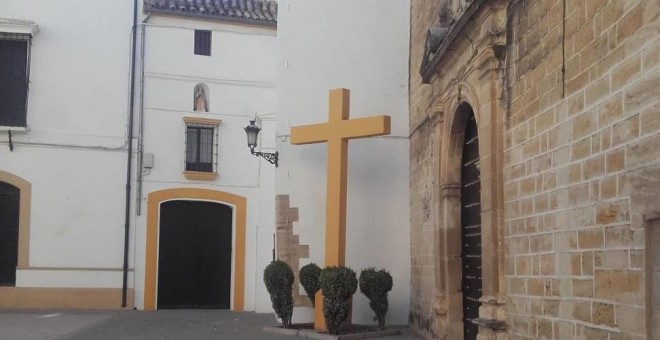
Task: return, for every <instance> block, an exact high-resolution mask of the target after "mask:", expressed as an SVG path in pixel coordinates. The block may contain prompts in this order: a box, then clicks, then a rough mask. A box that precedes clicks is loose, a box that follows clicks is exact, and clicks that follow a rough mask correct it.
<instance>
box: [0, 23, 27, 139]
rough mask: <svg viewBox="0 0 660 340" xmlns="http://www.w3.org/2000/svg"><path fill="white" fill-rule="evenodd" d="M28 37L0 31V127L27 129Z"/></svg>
mask: <svg viewBox="0 0 660 340" xmlns="http://www.w3.org/2000/svg"><path fill="white" fill-rule="evenodd" d="M30 47H31V35H30V34H20V33H6V32H0V126H8V127H26V126H27V99H28V88H29V78H30Z"/></svg>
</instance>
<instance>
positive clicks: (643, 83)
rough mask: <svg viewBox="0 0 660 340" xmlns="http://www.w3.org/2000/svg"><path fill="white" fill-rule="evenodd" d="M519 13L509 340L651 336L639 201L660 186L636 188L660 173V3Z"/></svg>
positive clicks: (594, 3) (526, 4)
mask: <svg viewBox="0 0 660 340" xmlns="http://www.w3.org/2000/svg"><path fill="white" fill-rule="evenodd" d="M564 6H566V7H565V8H564ZM511 15H512V18H513V22H512V23H513V25H512V27H511V29H512V32H511V33H512V38H513V39H512V46H511V48H510V50H509V54H508V55H507V58H508V60H507V62H508V65H507V68H508V70H507V71H506V72H507V73H508V80H507V81H508V84H507V86H508V88H507V90H508V91H507V95H508V99H509V101H508V104H509V105H510V106H509V108H510V112H509V117H507V128H506V136H505V138H506V146H505V165H504V167H505V168H504V174H505V175H504V176H505V178H504V189H505V194H504V200H505V226H504V228H505V229H504V244H505V267H506V278H507V283H508V293H507V300H508V304H507V312H508V323H509V326H510V330H509V338H510V339H515V338H555V339H569V338H574V337H576V338H587V339H607V338H608V336H609V337H610V339H613V338H617V339H618V338H620V337H621V338H644V337H645V336H647V334H646V329H647V327H646V324H645V321H646V317H647V315H646V308H647V305H646V303H647V298H648V296H647V294H646V291H645V284H646V279H645V223H644V221H643V219H642V218H641V216H642V215H643V214H645V213H647V212H645V211H644V209H646V205H644V204H639V203H638V202H635V199H634V196H635V191H637V190H640V189H639V187H640V186H645V185H652V184H653V182H656V183H657V182H658V181H660V178H658V177H655V178H653V177H650V178H648V180H649V182H647V183H644V180H642V182H639V181H637V180H632V178H638V177H639V176H638V173H639V172H640V171H647V170H648V169H649V168H653V167H658V166H659V165H660V107H659V102H660V68H659V67H658V64H659V63H658V60H660V40H659V37H660V21H659V17H660V3H658V2H657V1H621V0H609V1H608V0H586V1H582V0H580V1H563V0H561V1H560V0H543V1H521V2H520V4H519V5H518V6H516V7H514V8H513V10H512V13H511ZM562 69H564V70H565V72H562ZM656 186H657V184H656ZM656 208H658V206H657V205H656Z"/></svg>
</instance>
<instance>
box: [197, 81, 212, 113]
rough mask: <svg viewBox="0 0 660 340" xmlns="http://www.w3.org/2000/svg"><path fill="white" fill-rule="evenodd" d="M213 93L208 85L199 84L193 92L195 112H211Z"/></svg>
mask: <svg viewBox="0 0 660 340" xmlns="http://www.w3.org/2000/svg"><path fill="white" fill-rule="evenodd" d="M210 95H211V91H210V90H209V87H208V85H206V84H203V83H199V84H197V85H195V88H194V90H193V111H196V112H209V104H210V103H209V102H210V100H209V99H210Z"/></svg>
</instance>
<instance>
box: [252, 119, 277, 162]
mask: <svg viewBox="0 0 660 340" xmlns="http://www.w3.org/2000/svg"><path fill="white" fill-rule="evenodd" d="M259 131H261V128H260V127H259V126H258V125H257V124H255V121H254V120H250V125H248V126H246V127H245V134H247V144H248V147H249V148H250V153H252V154H253V155H255V156H257V157H259V156H261V157H263V159H265V160H267V161H268V162H270V164H275V167H277V160H278V156H279V153H278V152H277V151H275V152H274V153H272V152H260V151H254V148H255V147H256V146H257V138H258V137H259Z"/></svg>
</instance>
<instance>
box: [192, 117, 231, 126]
mask: <svg viewBox="0 0 660 340" xmlns="http://www.w3.org/2000/svg"><path fill="white" fill-rule="evenodd" d="M183 121H184V122H186V124H206V125H220V123H222V120H221V119H213V118H200V117H183Z"/></svg>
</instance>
